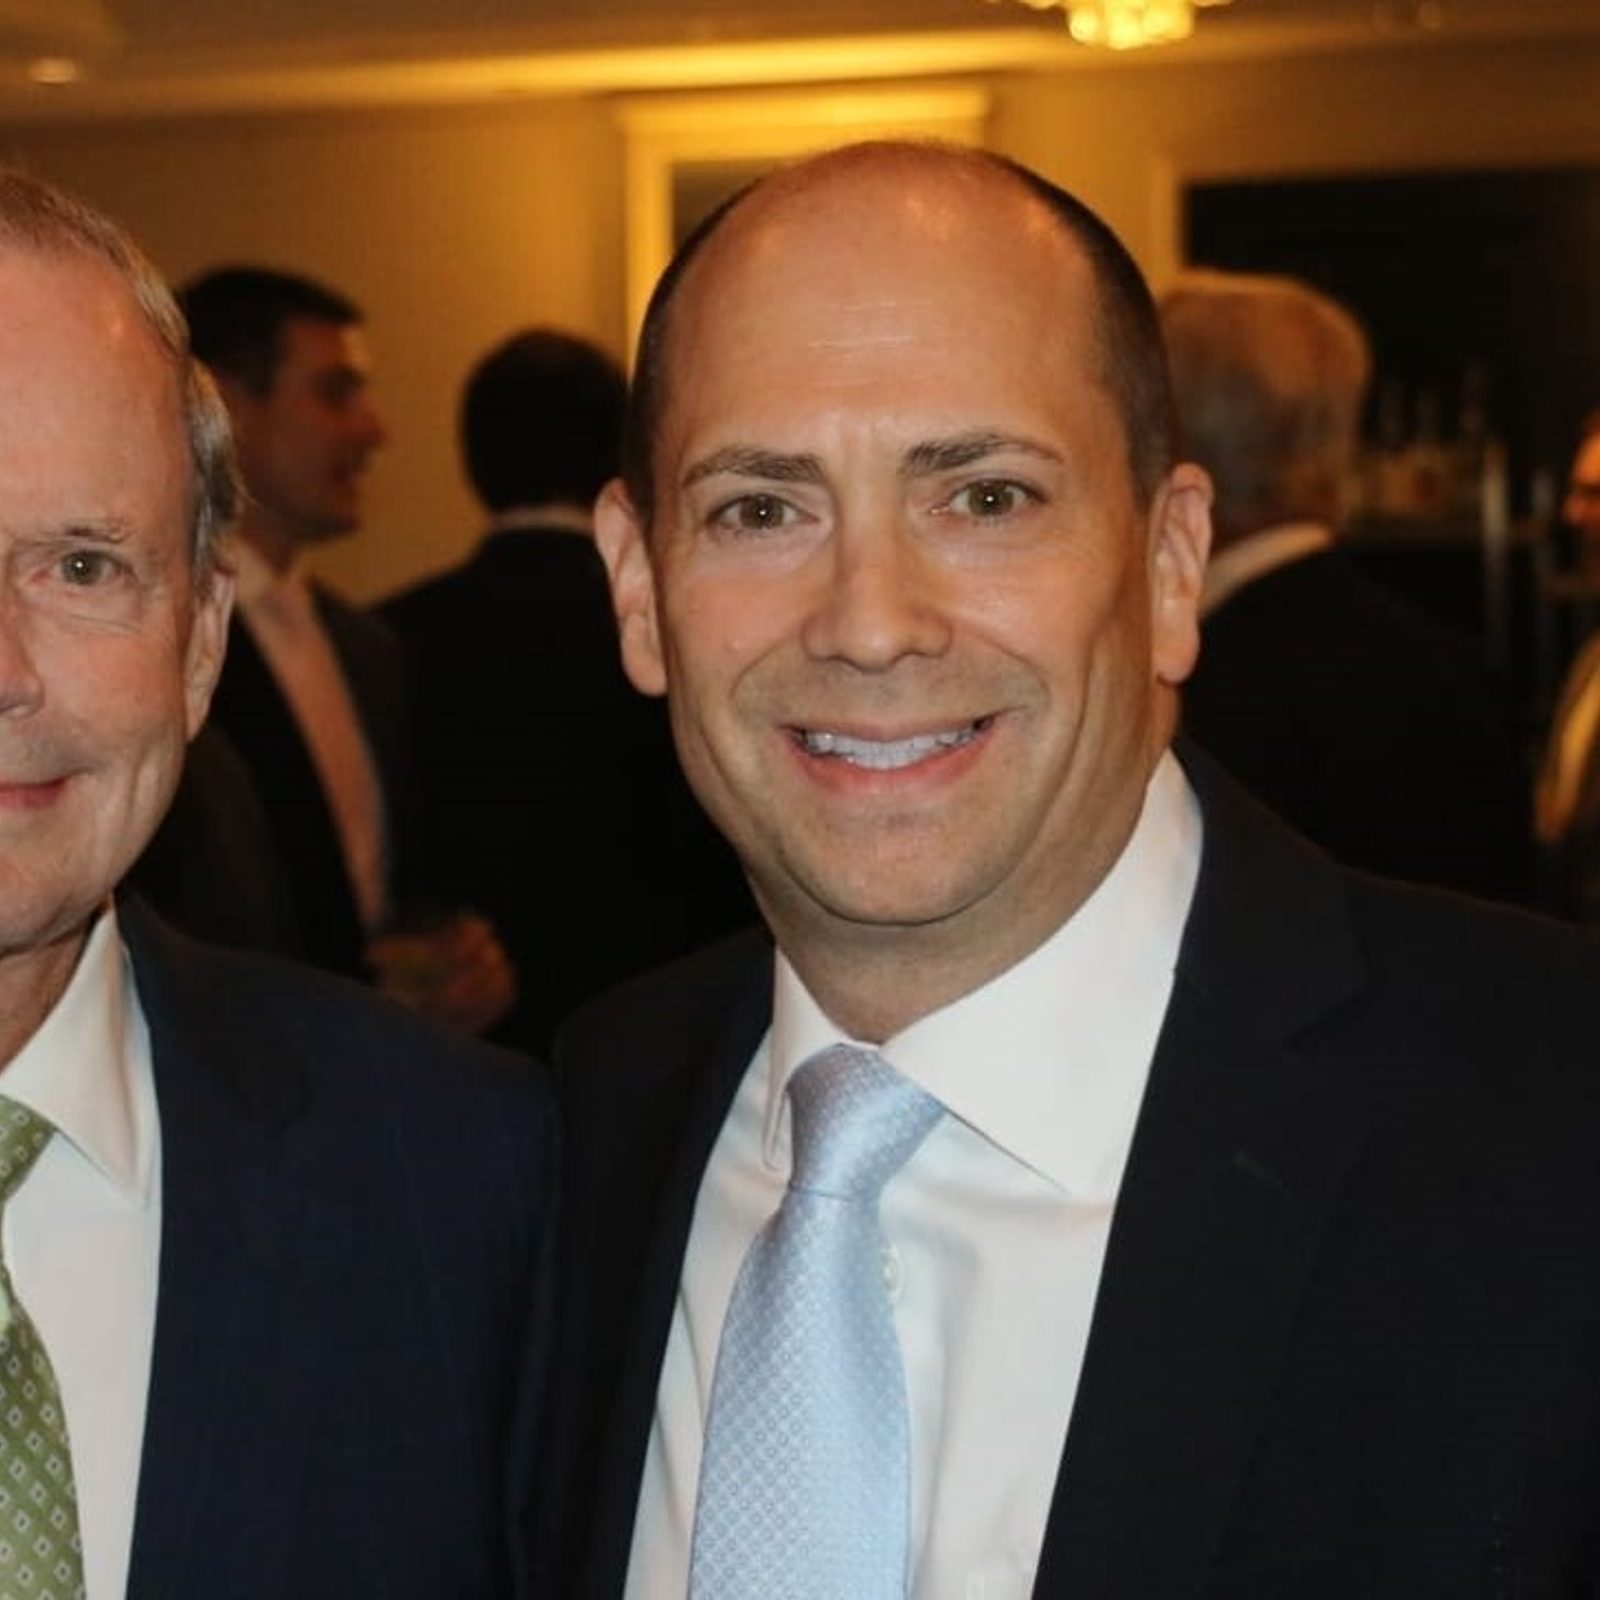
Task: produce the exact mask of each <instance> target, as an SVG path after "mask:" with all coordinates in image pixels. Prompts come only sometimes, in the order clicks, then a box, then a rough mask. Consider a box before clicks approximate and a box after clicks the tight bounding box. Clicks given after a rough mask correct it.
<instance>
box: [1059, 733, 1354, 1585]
mask: <svg viewBox="0 0 1600 1600" xmlns="http://www.w3.org/2000/svg"><path fill="white" fill-rule="evenodd" d="M1190 776H1191V778H1192V779H1193V780H1195V782H1196V787H1197V789H1198V790H1199V792H1200V794H1201V798H1202V804H1203V809H1204V812H1205V819H1206V835H1205V856H1204V860H1203V864H1202V870H1201V879H1200V885H1199V888H1198V890H1197V893H1196V900H1195V905H1194V908H1193V911H1192V913H1191V917H1190V923H1189V927H1188V930H1187V932H1186V935H1185V940H1184V946H1183V951H1182V954H1181V955H1180V958H1179V967H1178V978H1177V982H1176V984H1175V987H1174V992H1173V997H1172V1002H1171V1005H1170V1007H1169V1010H1168V1015H1167V1018H1166V1020H1165V1023H1164V1025H1163V1028H1162V1033H1161V1039H1160V1042H1159V1044H1158V1047H1157V1050H1156V1055H1155V1059H1154V1062H1153V1064H1152V1068H1151V1076H1150V1082H1149V1086H1148V1088H1147V1091H1146V1096H1145V1102H1144V1105H1143V1107H1142V1109H1141V1112H1140V1118H1139V1124H1138V1128H1137V1131H1136V1133H1135V1137H1134V1143H1133V1148H1132V1152H1131V1154H1130V1157H1129V1165H1128V1171H1127V1175H1126V1177H1125V1179H1124V1182H1123V1186H1122V1192H1121V1196H1120V1198H1119V1200H1118V1205H1117V1212H1116V1217H1115V1220H1114V1223H1113V1226H1112V1232H1111V1239H1110V1244H1109V1248H1108V1252H1107V1257H1106V1263H1105V1269H1104V1272H1103V1275H1102V1278H1101V1283H1100V1290H1099V1296H1098V1299H1097V1302H1096V1308H1095V1315H1094V1321H1093V1326H1092V1329H1091V1333H1090V1339H1089V1346H1088V1351H1087V1354H1086V1358H1085V1364H1084V1370H1083V1377H1082V1380H1081V1383H1080V1386H1079V1391H1078V1398H1077V1402H1076V1405H1075V1407H1074V1411H1073V1416H1072V1422H1071V1427H1070V1430H1069V1433H1068V1438H1067V1448H1066V1454H1065V1459H1064V1461H1063V1464H1062V1469H1061V1473H1060V1477H1059V1479H1058V1482H1057V1485H1056V1493H1055V1498H1054V1502H1053V1505H1052V1509H1051V1513H1050V1518H1049V1523H1048V1527H1047V1530H1046V1537H1045V1544H1044V1550H1043V1554H1042V1559H1041V1564H1040V1568H1039V1574H1038V1579H1037V1583H1036V1587H1035V1590H1034V1593H1035V1594H1036V1595H1037V1596H1040V1597H1047V1596H1048V1597H1054V1596H1057V1595H1060V1596H1068V1595H1070V1596H1072V1597H1073V1600H1097V1597H1107V1600H1109V1597H1111V1596H1130V1595H1141V1596H1142V1595H1147V1594H1160V1595H1172V1596H1179V1595H1186V1594H1194V1593H1197V1592H1199V1591H1200V1589H1201V1587H1202V1585H1203V1582H1204V1577H1205V1573H1206V1570H1207V1568H1208V1566H1209V1565H1210V1563H1211V1561H1212V1560H1213V1558H1214V1556H1215V1553H1216V1550H1217V1547H1218V1545H1219V1543H1220V1541H1221V1538H1222V1535H1223V1531H1224V1528H1225V1525H1226V1519H1227V1515H1228V1511H1229V1508H1230V1505H1231V1502H1232V1496H1233V1493H1234V1491H1235V1488H1236V1486H1237V1484H1238V1482H1239V1479H1240V1475H1241V1473H1242V1471H1243V1469H1244V1467H1245V1464H1246V1460H1247V1456H1248V1452H1249V1450H1250V1446H1251V1443H1252V1440H1253V1437H1254V1433H1255V1429H1256V1426H1257V1423H1258V1419H1259V1417H1260V1414H1261V1410H1262V1407H1263V1405H1264V1403H1265V1401H1266V1399H1267V1396H1268V1395H1269V1393H1270V1391H1271V1385H1272V1381H1273V1377H1274V1374H1275V1370H1276V1365H1277V1361H1278V1359H1279V1356H1280V1353H1281V1350H1282V1347H1283V1345H1284V1342H1285V1340H1286V1338H1287V1336H1288V1333H1289V1330H1290V1327H1291V1324H1292V1320H1293V1318H1294V1315H1295V1312H1296V1309H1297V1307H1298V1306H1299V1303H1300V1300H1301V1297H1302V1295H1303V1293H1304V1289H1305V1284H1306V1281H1307V1278H1308V1275H1309V1273H1310V1270H1311V1267H1312V1265H1313V1262H1314V1259H1315V1254H1316V1250H1317V1246H1318V1241H1319V1238H1320V1235H1321V1232H1322V1228H1323V1225H1324V1222H1325V1220H1326V1218H1327V1216H1328V1213H1329V1211H1330V1209H1331V1208H1332V1206H1333V1203H1334V1201H1335V1199H1336V1197H1337V1195H1338V1193H1339V1190H1340V1187H1341V1184H1342V1182H1343V1180H1344V1177H1345V1175H1346V1173H1347V1172H1348V1171H1349V1170H1350V1168H1351V1166H1352V1165H1353V1163H1354V1161H1355V1159H1356V1157H1357V1155H1358V1153H1359V1150H1360V1147H1361V1143H1362V1139H1363V1136H1364V1132H1365V1128H1366V1126H1367V1123H1368V1119H1369V1115H1370V1107H1369V1096H1368V1095H1367V1093H1366V1092H1365V1086H1364V1085H1363V1084H1362V1083H1360V1082H1359V1081H1358V1077H1357V1074H1355V1073H1354V1072H1351V1071H1348V1070H1346V1071H1343V1072H1339V1073H1335V1072H1332V1071H1331V1070H1329V1069H1326V1068H1324V1067H1323V1066H1321V1065H1318V1064H1315V1063H1314V1062H1313V1061H1312V1060H1310V1059H1308V1058H1307V1057H1306V1056H1303V1055H1302V1054H1300V1052H1299V1051H1298V1049H1297V1047H1296V1040H1297V1038H1299V1037H1303V1036H1304V1034H1305V1033H1306V1031H1307V1030H1308V1029H1310V1028H1311V1027H1313V1026H1314V1024H1315V1023H1316V1021H1317V1020H1318V1019H1319V1018H1321V1017H1323V1016H1325V1015H1326V1014H1327V1013H1328V1012H1329V1011H1331V1010H1332V1009H1333V1008H1335V1007H1337V1006H1339V1005H1341V1004H1342V1003H1344V1002H1347V1001H1348V1000H1349V999H1350V997H1351V996H1352V995H1353V994H1354V992H1355V991H1356V990H1357V989H1358V988H1359V985H1360V971H1359V962H1358V959H1357V955H1356V952H1355V946H1354V940H1353V936H1352V933H1351V930H1350V928H1349V925H1348V920H1347V911H1346V907H1345V904H1344V898H1343V890H1342V887H1341V885H1340V883H1339V880H1338V879H1337V877H1336V875H1335V874H1334V873H1333V872H1332V871H1331V870H1330V869H1329V867H1328V866H1327V864H1326V863H1325V862H1323V861H1322V860H1321V859H1320V858H1319V857H1317V856H1315V855H1314V854H1313V853H1312V852H1311V851H1310V850H1309V848H1308V847H1303V846H1301V845H1299V843H1298V841H1295V840H1294V839H1293V838H1292V837H1291V836H1288V835H1286V834H1284V833H1283V831H1282V830H1281V829H1280V828H1278V827H1276V826H1275V825H1271V824H1268V823H1267V822H1265V821H1264V820H1263V819H1261V818H1260V817H1259V815H1257V814H1255V813H1254V807H1253V805H1252V804H1251V803H1250V802H1248V801H1246V800H1244V798H1243V797H1242V796H1239V795H1237V794H1235V793H1232V792H1231V791H1230V789H1229V787H1228V786H1227V785H1226V784H1225V781H1222V780H1219V779H1217V778H1216V777H1215V776H1214V775H1212V774H1210V773H1208V772H1207V771H1206V770H1205V769H1204V767H1203V766H1197V765H1196V764H1195V763H1193V762H1192V761H1191V762H1190Z"/></svg>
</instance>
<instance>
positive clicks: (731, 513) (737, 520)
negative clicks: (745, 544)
mask: <svg viewBox="0 0 1600 1600" xmlns="http://www.w3.org/2000/svg"><path fill="white" fill-rule="evenodd" d="M794 517H795V509H794V507H793V506H791V505H790V504H789V502H788V501H787V500H780V499H779V498H778V496H777V495H775V494H742V495H740V496H739V498H738V499H737V500H730V501H728V503H727V504H726V505H723V506H719V507H718V508H717V510H716V512H715V513H714V514H713V516H712V519H711V520H712V521H713V522H715V523H716V524H718V526H720V527H724V528H732V529H734V530H735V531H737V532H743V533H770V532H771V531H772V530H773V529H775V528H784V527H787V526H788V525H789V524H790V523H791V522H793V521H794Z"/></svg>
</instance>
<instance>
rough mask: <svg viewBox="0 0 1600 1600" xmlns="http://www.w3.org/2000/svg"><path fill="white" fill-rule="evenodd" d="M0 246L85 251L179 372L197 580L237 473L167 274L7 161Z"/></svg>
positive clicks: (117, 231)
mask: <svg viewBox="0 0 1600 1600" xmlns="http://www.w3.org/2000/svg"><path fill="white" fill-rule="evenodd" d="M0 250H14V251H25V252H28V253H31V254H35V255H42V256H74V255H76V256H86V257H88V258H90V259H91V260H94V261H99V262H102V263H104V264H105V265H106V266H108V267H110V268H111V269H112V271H114V272H115V273H116V274H117V276H118V277H120V278H121V279H122V281H123V282H124V283H125V284H126V285H127V286H128V290H129V292H130V293H131V294H132V296H133V299H134V301H135V302H136V304H137V305H138V307H139V310H140V311H141V313H142V314H143V316H144V319H145V322H146V323H147V324H148V326H149V328H150V331H151V332H152V333H153V334H154V335H155V338H156V342H157V343H158V344H159V345H160V347H161V349H162V350H163V351H164V352H165V354H166V356H167V358H168V360H169V361H170V362H171V365H172V370H173V374H174V376H175V377H176V379H177V384H178V396H179V405H180V408H181V416H182V423H183V428H184V433H185V436H186V438H187V441H188V447H189V480H190V481H189V551H190V561H191V564H192V567H193V571H194V575H195V581H196V582H197V583H198V584H200V585H201V586H202V587H203V586H204V585H205V584H207V583H208V582H209V581H210V578H211V575H212V573H213V571H214V570H215V564H216V554H217V542H218V540H219V539H220V538H221V536H222V534H223V533H224V532H226V531H227V530H228V529H229V528H230V527H232V525H233V523H234V521H235V520H236V518H237V517H238V514H239V506H240V488H239V476H238V470H237V468H236V466H235V463H234V457H233V436H232V433H231V431H230V429H229V426H228V413H227V409H226V408H225V407H224V406H223V403H222V401H221V399H220V397H219V396H218V394H217V391H216V387H215V385H214V384H213V383H212V382H211V379H210V377H209V376H208V375H207V373H206V370H205V368H204V367H202V366H201V365H200V363H199V362H198V361H197V360H196V359H195V356H194V353H193V350H192V348H191V346H190V340H189V331H188V328H187V327H186V326H185V323H184V319H183V313H182V312H181V311H180V310H179V309H178V305H177V302H176V301H175V300H174V299H173V296H172V291H171V290H170V289H169V288H168V287H167V284H166V281H165V280H164V279H163V278H162V276H161V274H160V273H159V272H157V271H156V269H155V267H154V266H153V265H152V264H151V263H150V261H149V259H148V258H147V257H146V256H145V254H144V252H143V251H142V250H140V249H139V247H138V246H137V245H136V244H135V243H134V242H133V240H132V239H131V238H130V237H129V235H128V234H127V233H126V232H125V231H124V230H123V229H122V228H120V227H118V226H117V224H116V223H114V222H113V221H112V220H111V219H110V218H109V217H107V216H105V215H104V214H103V213H101V212H99V211H96V210H94V209H93V208H92V207H90V206H88V205H86V204H85V203H84V202H83V201H81V200H78V199H76V198H75V197H73V196H72V195H69V194H67V193H65V192H64V191H62V190H60V189H57V188H55V187H54V186H52V185H50V184H47V183H44V182H42V181H41V180H40V179H38V178H34V177H30V176H29V175H27V174H26V173H22V172H18V171H16V170H15V169H13V168H0Z"/></svg>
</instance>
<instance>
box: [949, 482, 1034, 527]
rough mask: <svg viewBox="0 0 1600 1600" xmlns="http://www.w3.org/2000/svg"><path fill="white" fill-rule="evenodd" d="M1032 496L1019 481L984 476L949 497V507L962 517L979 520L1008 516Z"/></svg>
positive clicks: (1018, 509)
mask: <svg viewBox="0 0 1600 1600" xmlns="http://www.w3.org/2000/svg"><path fill="white" fill-rule="evenodd" d="M1032 498H1033V496H1032V495H1031V494H1029V492H1028V491H1027V490H1026V489H1024V488H1023V487H1022V485H1021V484H1020V483H1012V482H1010V481H1009V480H1008V479H1005V478H984V479H983V480H982V481H981V482H978V483H969V484H968V485H967V486H966V487H965V488H964V489H958V490H957V491H956V492H955V494H953V495H952V496H951V497H950V509H951V510H952V511H955V512H957V513H958V514H959V515H961V516H964V517H975V518H978V519H979V520H983V519H985V518H991V517H1009V516H1010V515H1011V514H1012V513H1013V512H1015V511H1020V510H1021V509H1022V507H1023V506H1024V504H1026V503H1027V502H1028V501H1029V500H1031V499H1032Z"/></svg>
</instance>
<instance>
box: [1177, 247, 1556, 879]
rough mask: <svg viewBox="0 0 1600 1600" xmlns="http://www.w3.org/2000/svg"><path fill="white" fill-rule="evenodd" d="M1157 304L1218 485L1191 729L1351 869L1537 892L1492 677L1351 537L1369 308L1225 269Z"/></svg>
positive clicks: (1195, 437) (1184, 416)
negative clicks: (1364, 321)
mask: <svg viewBox="0 0 1600 1600" xmlns="http://www.w3.org/2000/svg"><path fill="white" fill-rule="evenodd" d="M1160 310H1161V321H1162V327H1163V331H1164V333H1165V335H1166V340H1167V346H1168V350H1169V353H1170V359H1171V363H1172V377H1173V387H1174V390H1175V393H1176V399H1177V406H1178V414H1179V423H1180V428H1181V432H1182V434H1183V437H1184V444H1185V448H1186V449H1187V450H1188V452H1189V453H1190V455H1191V456H1192V457H1193V458H1194V459H1195V460H1197V461H1199V462H1200V463H1201V464H1202V465H1203V466H1204V467H1205V468H1206V470H1207V471H1208V472H1209V473H1210V474H1211V478H1212V482H1213V483H1214V485H1215V489H1216V499H1215V503H1214V506H1213V513H1212V515H1213V532H1214V539H1215V545H1214V550H1213V555H1212V560H1211V565H1210V569H1209V571H1208V573H1207V577H1206V589H1205V595H1204V599H1203V603H1202V612H1203V617H1204V623H1203V638H1204V648H1203V650H1202V651H1201V656H1200V664H1199V666H1198V667H1197V669H1196V671H1195V673H1194V675H1193V677H1192V678H1191V679H1190V681H1189V684H1188V686H1187V689H1186V692H1185V697H1184V700H1185V726H1186V728H1187V730H1188V731H1189V732H1190V733H1192V734H1193V735H1194V736H1195V737H1196V738H1197V739H1198V740H1199V741H1200V742H1201V743H1202V744H1204V745H1205V746H1206V747H1207V748H1208V749H1210V750H1211V751H1212V753H1213V754H1215V755H1216V756H1218V757H1219V758H1220V759H1221V760H1222V762H1223V764H1224V765H1225V766H1227V767H1228V768H1229V769H1230V770H1231V771H1232V772H1233V774H1234V776H1235V777H1237V778H1239V779H1240V780H1241V781H1243V782H1244V783H1245V784H1246V785H1247V786H1248V787H1249V788H1251V789H1253V790H1254V791H1255V792H1256V794H1257V795H1259V796H1260V797H1261V798H1262V799H1263V800H1265V801H1267V802H1268V803H1269V804H1270V805H1271V806H1272V807H1273V808H1274V809H1275V810H1277V811H1279V812H1280V813H1281V814H1282V815H1283V816H1285V817H1286V818H1287V819H1288V820H1289V821H1290V822H1292V823H1293V824H1294V825H1295V826H1296V827H1297V828H1299V829H1300V830H1301V832H1303V833H1305V834H1306V835H1308V836H1309V837H1310V838H1312V839H1314V840H1315V841H1316V842H1317V843H1318V844H1321V845H1323V846H1325V847H1326V848H1327V849H1328V850H1330V851H1331V852H1332V853H1333V854H1334V855H1335V856H1337V857H1338V858H1339V859H1340V860H1342V861H1344V862H1346V863H1347V864H1349V865H1351V866H1357V867H1364V868H1366V869H1368V870H1369V871H1373V872H1382V873H1386V874H1389V875H1391V876H1394V877H1400V878H1411V879H1414V880H1418V881H1422V882H1428V883H1437V884H1442V885H1444V886H1446V887H1449V888H1455V889H1462V890H1466V891H1468V892H1471V893H1477V894H1482V895H1487V896H1490V897H1492V898H1503V899H1524V898H1526V897H1527V896H1528V894H1529V892H1530V889H1531V859H1530V845H1529V828H1528V799H1527V784H1526V783H1525V781H1524V774H1523V770H1522V763H1521V762H1520V760H1519V759H1518V756H1517V752H1516V746H1515V741H1514V738H1513V734H1512V725H1511V717H1510V713H1509V710H1508V708H1507V707H1506V705H1505V703H1504V700H1503V696H1502V694H1501V692H1500V690H1499V688H1498V686H1497V685H1496V684H1495V683H1494V681H1493V680H1492V679H1491V678H1490V676H1489V674H1488V672H1487V671H1486V669H1485V667H1484V664H1483V662H1482V660H1481V659H1480V658H1479V656H1478V654H1477V653H1476V652H1475V651H1474V650H1473V648H1472V646H1471V643H1470V642H1469V641H1468V640H1466V639H1464V638H1460V637H1457V636H1456V635H1455V634H1454V633H1452V632H1451V631H1450V630H1449V629H1447V628H1446V627H1444V626H1443V625H1441V624H1439V623H1437V622H1435V621H1433V620H1432V619H1431V618H1429V617H1427V616H1424V615H1423V614H1422V613H1420V612H1418V611H1415V610H1413V609H1412V608H1411V607H1410V606H1409V605H1407V604H1406V603H1405V602H1404V601H1402V600H1401V599H1400V598H1399V597H1397V596H1395V595H1393V594H1390V593H1389V592H1388V591H1387V590H1385V589H1384V588H1382V587H1380V586H1379V585H1378V584H1377V583H1375V582H1373V581H1372V580H1371V579H1370V578H1369V577H1367V576H1366V575H1365V574H1364V573H1363V572H1362V571H1361V570H1360V569H1359V568H1358V567H1357V566H1356V565H1355V564H1354V563H1352V562H1351V561H1350V560H1349V558H1348V557H1347V556H1346V555H1345V554H1344V553H1342V552H1341V551H1340V550H1339V548H1338V545H1337V535H1338V529H1339V526H1340V523H1341V522H1342V520H1343V515H1344V509H1345V506H1346V504H1347V498H1348V497H1347V493H1346V491H1347V489H1348V485H1349V481H1350V479H1351V477H1352V475H1353V473H1354V470H1355V465H1356V453H1357V445H1358V441H1359V437H1360V426H1361V408H1362V404H1363V402H1364V400H1365V397H1366V391H1367V385H1368V383H1369V381H1370V378H1371V372H1372V355H1371V350H1370V348H1369V345H1368V341H1367V337H1366V334H1365V333H1364V332H1363V330H1362V328H1361V326H1360V324H1359V323H1358V322H1357V321H1356V320H1355V318H1354V317H1353V316H1352V315H1351V314H1350V313H1349V311H1347V310H1346V309H1345V308H1344V307H1343V306H1342V305H1340V304H1339V303H1338V302H1337V301H1335V300H1333V299H1331V298H1330V297H1329V296H1327V295H1325V294H1323V293H1321V292H1320V291H1318V290H1316V289H1314V288H1312V287H1311V286H1310V285H1309V284H1305V283H1301V282H1299V281H1297V280H1295V279H1291V278H1282V277H1253V276H1246V275H1241V274H1233V273H1223V272H1195V273H1191V274H1189V275H1187V276H1185V277H1184V278H1182V279H1181V280H1180V281H1179V282H1178V283H1177V284H1176V285H1174V287H1173V288H1172V289H1171V290H1169V292H1168V293H1167V294H1166V295H1165V296H1164V297H1163V299H1162V302H1161V307H1160Z"/></svg>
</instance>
